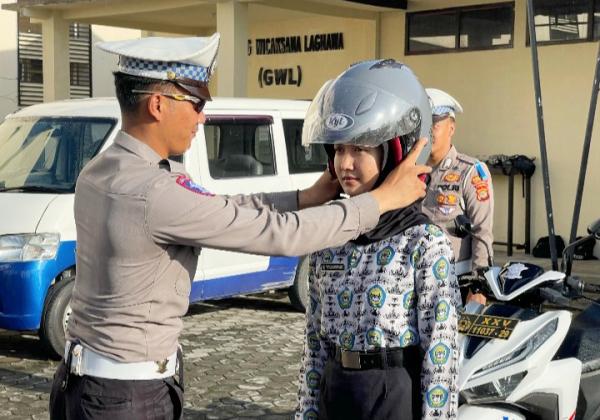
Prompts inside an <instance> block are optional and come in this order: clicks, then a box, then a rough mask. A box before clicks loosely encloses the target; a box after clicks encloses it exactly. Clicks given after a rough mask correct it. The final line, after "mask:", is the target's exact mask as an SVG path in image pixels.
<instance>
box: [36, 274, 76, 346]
mask: <svg viewBox="0 0 600 420" xmlns="http://www.w3.org/2000/svg"><path fill="white" fill-rule="evenodd" d="M74 280H75V273H74V270H70V272H69V273H68V274H66V273H63V276H62V279H61V280H59V281H58V282H56V283H55V284H54V286H52V287H51V288H50V291H49V292H48V297H47V298H46V304H45V305H44V313H43V315H42V323H41V326H40V331H39V336H40V339H41V340H42V343H43V344H44V346H45V347H46V348H47V349H48V351H49V352H50V354H51V356H52V357H54V358H61V357H62V356H63V353H64V351H65V341H66V339H65V332H66V330H67V325H68V323H69V317H70V316H71V306H70V302H71V294H72V293H73V286H75V281H74Z"/></svg>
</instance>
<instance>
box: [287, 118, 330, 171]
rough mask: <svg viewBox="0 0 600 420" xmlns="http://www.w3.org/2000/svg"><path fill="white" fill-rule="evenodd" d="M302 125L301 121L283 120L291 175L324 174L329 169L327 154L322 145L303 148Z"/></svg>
mask: <svg viewBox="0 0 600 420" xmlns="http://www.w3.org/2000/svg"><path fill="white" fill-rule="evenodd" d="M302 124H303V120H301V119H298V120H292V119H284V120H283V131H284V133H285V145H286V148H287V156H288V166H289V168H290V174H301V173H306V172H323V171H324V170H325V168H326V167H327V153H325V149H324V148H323V146H322V145H320V144H315V145H311V146H308V147H304V146H302Z"/></svg>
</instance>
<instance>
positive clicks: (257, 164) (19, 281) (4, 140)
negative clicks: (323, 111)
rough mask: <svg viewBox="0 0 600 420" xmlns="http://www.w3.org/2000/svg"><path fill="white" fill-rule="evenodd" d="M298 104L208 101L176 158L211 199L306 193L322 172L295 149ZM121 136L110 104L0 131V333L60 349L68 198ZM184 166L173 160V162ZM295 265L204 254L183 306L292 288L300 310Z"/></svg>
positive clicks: (70, 249)
mask: <svg viewBox="0 0 600 420" xmlns="http://www.w3.org/2000/svg"><path fill="white" fill-rule="evenodd" d="M307 107H308V102H307V101H289V100H258V99H234V98H231V99H226V98H217V99H215V100H214V101H213V102H209V103H208V105H207V107H206V111H205V112H206V115H207V121H206V124H205V125H204V130H198V134H197V138H196V139H195V140H194V141H193V142H192V146H191V148H190V150H188V151H187V152H186V154H185V155H184V156H183V162H184V164H185V166H186V169H187V171H188V172H189V174H190V176H191V177H192V179H194V181H195V182H197V183H198V184H200V185H202V186H203V187H204V188H206V189H208V190H209V191H211V192H214V193H217V194H237V193H251V192H261V191H264V192H270V191H283V190H293V189H300V188H305V187H307V186H309V185H311V184H312V183H313V182H314V181H315V180H316V179H317V178H318V177H319V175H320V173H322V171H323V170H324V169H325V167H326V155H325V153H324V150H322V148H319V147H316V148H309V149H305V148H304V147H302V145H301V130H302V123H303V118H304V115H305V113H306V109H307ZM119 128H120V112H119V107H118V103H117V101H116V100H115V99H109V98H102V99H100V98H98V99H95V98H94V99H83V100H69V101H61V102H54V103H46V104H40V105H34V106H31V107H29V108H26V109H23V110H21V111H19V112H17V113H15V114H12V115H10V116H8V117H7V118H6V119H5V121H4V122H3V123H2V124H1V125H0V328H4V329H11V330H38V331H39V335H40V337H41V338H42V340H43V341H44V343H45V344H46V345H47V346H48V348H49V349H50V350H53V351H55V352H56V353H57V354H60V351H61V350H62V349H63V348H64V328H65V327H66V324H67V322H68V316H69V312H70V309H69V300H70V295H71V290H72V288H73V279H74V277H75V270H76V269H77V267H76V266H75V249H76V235H75V222H74V218H73V192H74V189H75V181H76V180H77V176H78V175H79V172H80V171H81V168H83V166H84V165H85V164H86V163H87V162H88V161H89V160H90V159H91V158H93V157H94V156H95V155H96V154H98V153H99V152H101V151H103V150H104V149H106V148H107V147H108V146H109V145H110V144H111V143H112V140H113V138H114V136H115V134H116V133H117V131H118V130H119ZM180 158H181V157H180ZM306 279H307V263H306V262H305V261H304V259H298V258H288V257H263V256H257V255H249V254H240V253H234V252H225V251H217V250H213V249H204V250H203V252H202V253H201V255H200V257H199V264H198V271H197V272H196V275H195V277H194V282H193V284H192V291H191V295H190V301H191V302H194V301H199V300H206V299H217V298H223V297H228V296H232V295H238V294H245V293H254V292H261V291H265V290H272V289H283V288H288V289H289V295H290V299H291V301H292V303H293V304H294V305H295V306H296V307H298V308H299V309H303V308H304V305H305V301H306V298H307V284H306Z"/></svg>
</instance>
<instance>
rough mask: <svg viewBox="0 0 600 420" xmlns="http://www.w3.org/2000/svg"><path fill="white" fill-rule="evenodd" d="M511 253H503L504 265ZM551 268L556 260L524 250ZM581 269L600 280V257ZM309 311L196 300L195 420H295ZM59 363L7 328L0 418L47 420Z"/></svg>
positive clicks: (265, 298) (0, 364)
mask: <svg viewBox="0 0 600 420" xmlns="http://www.w3.org/2000/svg"><path fill="white" fill-rule="evenodd" d="M507 259H509V258H507V257H506V255H505V254H504V253H503V252H502V251H500V252H498V253H497V258H496V262H497V263H499V264H502V263H503V262H504V261H505V260H507ZM510 259H515V260H530V261H531V262H534V263H536V264H540V265H543V266H549V265H550V264H549V261H547V260H540V259H534V258H530V257H529V256H526V255H524V254H522V253H521V254H517V255H515V256H513V258H510ZM575 271H576V272H579V273H580V274H581V275H582V277H583V278H585V279H586V280H587V281H590V282H593V283H596V284H600V275H599V273H600V261H583V262H577V263H576V266H575ZM303 319H304V318H303V315H302V314H300V313H298V312H295V311H294V310H293V309H292V307H291V305H290V304H289V301H288V299H287V297H286V296H285V294H282V293H274V294H267V295H260V296H248V297H240V298H235V299H227V300H223V301H212V302H204V303H200V304H195V305H192V307H191V308H190V312H189V314H188V315H187V316H186V317H185V318H184V324H185V327H184V333H183V336H182V339H181V343H182V345H183V348H184V351H185V375H186V403H185V417H186V418H187V419H244V418H253V419H256V418H258V419H268V420H279V419H289V418H290V417H291V416H292V413H293V409H294V407H295V399H296V389H297V379H296V375H297V373H298V369H299V365H300V352H301V347H302V339H303V337H302V334H303V330H304V322H303ZM57 363H58V362H57V361H55V360H51V359H49V358H48V356H47V354H46V353H45V352H44V350H43V349H42V348H41V346H40V344H39V340H38V339H37V337H36V336H32V335H21V334H16V333H13V332H10V331H3V330H0V418H11V419H17V420H19V419H47V418H48V408H47V407H48V395H49V392H50V383H51V378H52V375H53V374H54V371H55V369H56V365H57Z"/></svg>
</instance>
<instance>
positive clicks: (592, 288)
mask: <svg viewBox="0 0 600 420" xmlns="http://www.w3.org/2000/svg"><path fill="white" fill-rule="evenodd" d="M567 285H568V286H569V287H570V288H571V289H574V290H575V291H576V292H578V293H579V294H581V293H583V292H589V293H600V285H598V284H586V283H585V282H584V281H582V280H580V279H579V278H577V277H572V276H569V277H568V278H567Z"/></svg>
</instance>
